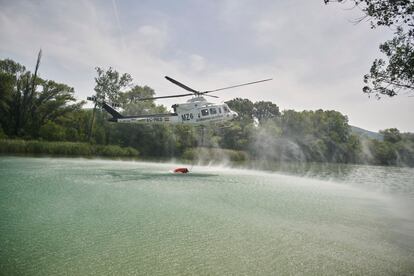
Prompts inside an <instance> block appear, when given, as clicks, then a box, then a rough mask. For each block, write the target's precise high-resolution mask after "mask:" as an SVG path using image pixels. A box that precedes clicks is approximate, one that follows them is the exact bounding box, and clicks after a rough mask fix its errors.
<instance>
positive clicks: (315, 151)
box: [0, 53, 414, 167]
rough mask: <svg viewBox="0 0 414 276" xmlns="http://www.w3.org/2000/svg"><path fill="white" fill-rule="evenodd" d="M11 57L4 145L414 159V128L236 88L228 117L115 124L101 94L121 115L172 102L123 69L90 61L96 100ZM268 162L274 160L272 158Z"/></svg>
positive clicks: (255, 159)
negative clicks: (354, 119)
mask: <svg viewBox="0 0 414 276" xmlns="http://www.w3.org/2000/svg"><path fill="white" fill-rule="evenodd" d="M40 57H41V55H40V53H39V57H38V62H37V63H36V68H35V71H34V73H32V72H30V71H28V70H26V68H25V67H24V66H23V65H21V64H19V63H17V62H15V61H13V60H11V59H4V60H0V154H20V155H24V154H25V155H51V156H79V157H105V158H134V159H137V158H139V159H141V160H154V161H157V160H158V161H162V160H172V159H175V160H183V161H184V160H187V162H189V163H191V162H194V161H195V162H198V163H200V164H210V163H223V162H224V163H226V162H228V163H230V164H231V165H236V166H237V165H238V164H247V165H249V164H252V163H261V164H264V166H266V164H267V163H268V164H277V163H279V164H281V163H300V164H306V163H313V162H314V163H320V164H323V163H333V164H334V163H337V164H367V165H385V166H409V167H414V133H402V132H400V131H399V130H398V129H396V128H389V129H385V130H381V131H379V133H375V132H368V131H366V130H364V129H359V128H357V127H352V126H350V125H349V123H348V122H349V121H348V117H347V116H346V115H344V114H342V113H340V112H338V111H335V110H322V109H318V110H304V111H295V110H279V106H278V105H277V104H276V103H273V102H271V101H257V102H252V101H250V100H249V99H242V98H235V99H232V100H230V101H227V102H226V103H227V104H228V106H229V107H230V108H231V109H232V110H234V111H235V112H237V113H238V115H239V116H238V117H237V118H236V119H235V120H233V121H232V122H231V123H229V124H227V125H208V126H204V127H203V128H198V127H195V126H192V125H187V124H178V125H168V124H165V125H147V124H116V123H111V122H108V119H109V118H110V116H109V115H108V114H107V113H106V112H104V111H103V110H102V108H101V105H100V103H101V102H102V101H104V100H105V101H108V102H111V103H115V104H116V105H117V106H119V107H120V108H121V109H122V110H123V111H122V113H123V114H124V115H144V114H158V113H167V112H169V111H168V109H167V107H165V106H164V105H159V104H157V103H156V102H155V101H154V100H146V101H142V100H141V99H143V98H146V99H148V98H153V97H154V96H156V93H155V91H154V90H153V89H151V88H150V87H148V86H139V85H134V84H132V78H131V76H130V75H129V74H127V73H125V74H119V73H118V72H117V71H116V70H114V69H113V68H109V69H107V70H104V69H101V68H96V70H97V73H98V76H97V77H96V78H95V81H96V86H95V89H94V90H95V96H94V97H95V99H100V100H99V101H97V102H96V103H95V107H94V108H93V109H92V108H85V107H84V105H85V102H84V101H80V100H79V99H77V98H76V97H75V91H74V89H73V88H72V87H70V86H68V85H66V84H62V83H57V82H55V81H53V80H44V79H42V78H40V77H39V76H38V69H39V67H38V66H39V64H40ZM270 166H273V165H270Z"/></svg>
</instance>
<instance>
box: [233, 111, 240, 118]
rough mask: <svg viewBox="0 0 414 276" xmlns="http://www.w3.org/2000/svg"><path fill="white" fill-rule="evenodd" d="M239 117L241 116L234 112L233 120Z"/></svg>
mask: <svg viewBox="0 0 414 276" xmlns="http://www.w3.org/2000/svg"><path fill="white" fill-rule="evenodd" d="M237 117H239V114H237V112H234V111H233V119H236V118H237Z"/></svg>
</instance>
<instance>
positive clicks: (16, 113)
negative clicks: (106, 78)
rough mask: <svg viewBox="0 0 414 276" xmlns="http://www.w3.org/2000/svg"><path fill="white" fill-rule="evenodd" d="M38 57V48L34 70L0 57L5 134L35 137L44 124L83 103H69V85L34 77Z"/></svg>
mask: <svg viewBox="0 0 414 276" xmlns="http://www.w3.org/2000/svg"><path fill="white" fill-rule="evenodd" d="M40 57H41V52H39V56H38V60H37V63H36V69H35V73H34V74H31V72H29V71H26V69H25V67H24V66H22V65H20V64H18V63H16V62H14V61H12V60H0V79H1V80H2V81H1V85H0V91H1V93H0V95H1V96H0V103H1V105H0V109H1V110H0V111H1V116H0V120H1V121H0V123H1V125H2V127H3V128H4V132H5V133H6V134H7V135H8V136H9V137H13V136H19V137H27V138H30V137H31V138H37V137H38V136H39V130H40V128H41V127H42V126H43V125H44V124H46V123H47V122H49V121H52V122H53V121H55V120H57V118H58V117H60V116H64V115H65V114H67V113H69V112H71V111H74V110H79V109H80V108H81V106H82V105H83V102H79V103H73V102H75V101H76V99H75V98H74V90H73V88H71V87H69V86H67V85H65V84H60V83H57V82H54V81H50V80H43V79H41V78H39V77H37V71H38V68H39V64H40ZM3 80H4V82H3Z"/></svg>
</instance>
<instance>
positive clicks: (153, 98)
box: [137, 93, 194, 101]
mask: <svg viewBox="0 0 414 276" xmlns="http://www.w3.org/2000/svg"><path fill="white" fill-rule="evenodd" d="M186 96H194V94H193V93H191V94H190V93H189V94H179V95H170V96H159V97H152V98H140V99H137V101H148V100H156V99H166V98H179V97H186Z"/></svg>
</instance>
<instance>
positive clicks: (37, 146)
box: [0, 139, 413, 171]
mask: <svg viewBox="0 0 414 276" xmlns="http://www.w3.org/2000/svg"><path fill="white" fill-rule="evenodd" d="M2 156H17V157H53V158H87V159H95V158H97V159H102V158H103V159H108V160H124V161H145V162H171V161H172V160H176V161H178V162H180V163H184V164H187V165H190V164H191V165H194V164H197V165H201V166H202V165H223V164H226V165H229V166H230V167H234V168H247V169H259V170H264V171H269V170H270V171H274V170H275V169H276V170H278V169H285V170H286V169H288V170H292V169H294V170H298V169H305V171H307V170H309V166H310V167H313V166H317V167H319V166H326V165H329V166H331V165H337V166H340V165H341V164H348V165H373V166H396V167H404V166H405V167H413V166H407V164H394V165H389V164H388V165H384V164H378V163H377V164H375V163H369V162H363V163H362V162H360V163H340V162H309V161H292V160H286V161H280V160H279V161H275V160H263V159H254V158H252V156H250V155H249V153H248V152H245V151H238V150H228V149H221V148H188V149H186V150H185V151H184V153H183V154H182V156H180V157H176V156H173V157H154V156H141V155H140V154H139V152H138V151H137V150H136V149H134V148H132V147H120V146H118V145H96V144H90V143H86V142H62V141H55V142H51V141H39V140H21V139H0V158H1V157H2Z"/></svg>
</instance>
